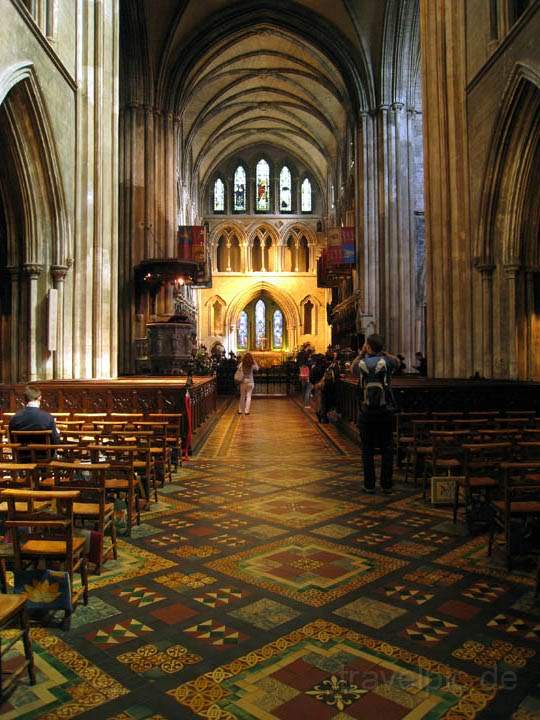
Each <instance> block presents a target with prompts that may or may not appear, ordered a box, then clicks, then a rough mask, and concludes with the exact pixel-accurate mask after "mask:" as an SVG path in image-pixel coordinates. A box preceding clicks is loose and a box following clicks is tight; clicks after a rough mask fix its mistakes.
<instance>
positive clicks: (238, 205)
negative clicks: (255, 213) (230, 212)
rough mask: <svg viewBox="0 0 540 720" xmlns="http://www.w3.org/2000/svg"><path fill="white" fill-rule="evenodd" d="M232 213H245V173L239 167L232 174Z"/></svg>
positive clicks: (240, 166)
mask: <svg viewBox="0 0 540 720" xmlns="http://www.w3.org/2000/svg"><path fill="white" fill-rule="evenodd" d="M233 208H234V212H246V171H245V170H244V168H243V167H242V165H239V166H238V167H237V168H236V171H235V173H234V201H233Z"/></svg>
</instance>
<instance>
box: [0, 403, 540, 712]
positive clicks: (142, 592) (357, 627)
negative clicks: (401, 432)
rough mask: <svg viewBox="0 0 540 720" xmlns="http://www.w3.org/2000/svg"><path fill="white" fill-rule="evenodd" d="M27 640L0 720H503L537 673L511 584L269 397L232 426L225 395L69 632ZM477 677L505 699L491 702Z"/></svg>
mask: <svg viewBox="0 0 540 720" xmlns="http://www.w3.org/2000/svg"><path fill="white" fill-rule="evenodd" d="M33 637H34V643H35V650H36V657H37V666H38V671H39V672H38V678H39V681H40V682H39V684H38V685H37V686H36V687H35V688H25V689H24V690H22V689H21V690H18V691H17V693H16V694H15V695H14V696H12V705H11V706H9V705H7V704H6V705H4V706H2V707H1V708H0V715H2V718H3V720H9V719H11V718H18V719H19V718H41V717H46V718H60V717H83V718H96V717H99V718H102V719H103V720H106V719H111V720H112V719H113V718H116V719H120V718H121V719H123V720H128V719H133V720H149V719H150V718H153V719H154V720H157V719H158V718H182V720H183V719H184V718H212V719H214V718H215V719H217V718H227V719H229V720H231V719H232V718H243V719H244V720H250V719H251V718H259V719H261V720H262V719H263V718H264V719H266V720H269V719H270V718H280V719H281V720H302V719H303V718H305V719H306V720H307V719H308V718H309V719H310V720H319V719H321V720H326V719H330V718H335V719H337V720H350V719H351V718H357V719H359V718H366V719H368V720H371V719H372V718H380V720H393V719H394V718H396V719H397V718H406V717H407V718H415V720H416V719H420V718H429V719H430V720H432V719H436V718H443V717H447V718H454V719H457V718H464V717H467V718H475V717H484V718H490V720H492V719H493V718H501V719H502V718H504V719H505V720H508V719H509V718H511V717H512V715H513V713H514V711H515V710H516V709H517V707H518V705H519V704H520V703H521V702H522V701H523V705H522V708H521V711H520V714H519V715H516V719H517V718H518V717H519V718H533V717H535V715H534V712H535V711H536V712H537V711H538V707H539V706H540V705H539V701H538V700H534V699H533V698H531V697H529V698H527V699H526V696H527V695H528V694H529V693H532V692H533V691H532V688H534V687H536V688H537V687H538V682H539V681H540V677H539V671H538V665H539V663H538V656H537V653H538V644H539V638H540V611H539V609H538V606H536V608H535V607H534V605H533V600H532V591H531V579H530V578H528V577H524V576H521V575H514V576H509V575H508V574H507V573H506V572H505V571H504V568H503V567H502V566H501V565H498V564H496V563H494V564H489V565H488V563H487V561H486V559H485V538H484V537H478V538H474V539H472V540H471V539H469V538H468V537H464V536H463V535H462V534H461V532H460V531H459V530H458V531H457V532H456V530H455V529H454V527H453V526H452V523H451V522H449V521H448V513H447V511H446V510H440V509H433V508H432V507H430V506H426V505H424V504H423V503H422V502H421V501H420V500H419V499H418V498H417V497H416V496H414V495H413V494H411V492H410V491H403V490H402V491H400V492H398V493H396V494H395V495H393V496H391V497H389V498H388V497H383V496H381V495H375V496H366V495H363V494H362V493H361V492H360V484H359V456H358V450H357V448H356V447H355V446H354V445H353V444H352V443H350V442H349V441H347V440H344V439H342V438H340V437H339V435H338V434H337V432H336V431H335V429H334V428H332V427H326V426H325V427H324V428H320V427H317V425H316V424H315V423H313V422H312V420H311V419H310V417H309V415H308V414H306V413H305V412H304V411H303V410H302V409H301V408H299V406H297V405H296V404H295V403H293V402H292V401H288V400H283V399H280V400H262V399H256V400H255V401H254V403H253V409H252V414H251V415H250V416H248V417H244V416H238V415H237V413H236V406H235V405H234V403H233V404H231V405H230V406H229V407H228V409H227V410H226V411H225V412H224V413H223V415H222V416H221V417H220V419H219V420H218V421H217V422H216V424H215V426H214V428H213V429H212V431H211V432H210V433H209V435H208V437H207V438H206V439H205V440H204V442H202V444H201V447H200V448H199V451H198V454H197V456H196V457H194V458H192V459H191V460H190V462H189V463H188V464H187V465H186V466H184V467H183V468H181V470H180V472H179V473H178V475H177V477H176V479H175V483H174V484H172V485H168V486H166V487H165V488H164V489H163V491H162V492H161V493H160V502H159V505H158V506H153V507H152V511H151V512H149V513H147V514H146V516H145V518H144V522H143V524H142V525H141V526H140V527H139V528H137V530H136V532H135V536H134V538H133V539H132V540H130V541H129V542H127V541H123V542H122V543H121V558H120V561H119V562H118V563H116V564H112V563H110V564H109V566H108V568H107V569H106V571H105V572H104V574H103V575H102V576H101V577H99V578H97V577H93V579H92V592H91V602H90V606H89V607H88V608H79V609H78V610H77V611H76V613H75V615H74V618H73V627H72V630H71V632H69V633H62V632H61V631H58V630H54V629H48V630H43V629H36V630H34V633H33ZM494 668H495V670H496V674H497V679H498V680H499V681H501V678H502V676H501V673H502V672H504V671H506V672H508V673H510V675H508V676H505V677H509V678H510V679H511V681H512V682H513V681H514V679H515V682H516V689H515V690H514V691H513V692H509V691H504V690H500V691H499V692H498V693H497V692H496V689H495V688H494V687H493V686H492V685H491V684H490V683H491V682H492V681H493V678H494V674H493V669H494ZM488 672H489V675H487V674H486V673H488ZM484 680H485V681H486V682H484ZM488 681H489V682H488ZM13 705H14V706H13ZM527 711H528V712H529V714H527Z"/></svg>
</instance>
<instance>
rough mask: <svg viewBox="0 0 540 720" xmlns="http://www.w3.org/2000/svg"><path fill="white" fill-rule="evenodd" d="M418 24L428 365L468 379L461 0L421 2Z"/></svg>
mask: <svg viewBox="0 0 540 720" xmlns="http://www.w3.org/2000/svg"><path fill="white" fill-rule="evenodd" d="M420 30H421V46H422V77H423V107H424V169H425V205H426V208H425V210H426V215H425V217H426V279H427V296H428V297H427V303H428V312H427V340H428V343H427V345H428V346H427V358H428V367H429V372H430V374H432V375H433V376H435V377H469V376H470V375H471V373H472V372H473V371H474V368H473V353H472V347H473V342H472V316H473V313H472V309H473V308H472V257H471V244H472V243H471V241H470V238H469V235H470V228H469V222H470V212H469V187H468V157H467V153H468V145H467V143H468V139H467V117H466V49H465V17H464V2H463V0H420Z"/></svg>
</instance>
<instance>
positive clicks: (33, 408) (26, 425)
mask: <svg viewBox="0 0 540 720" xmlns="http://www.w3.org/2000/svg"><path fill="white" fill-rule="evenodd" d="M24 399H25V401H26V405H25V407H24V408H22V410H18V411H17V412H16V413H15V415H13V417H12V418H11V420H10V421H9V431H10V432H11V431H12V430H52V435H51V443H52V444H53V445H57V444H58V443H59V442H60V434H59V432H58V430H57V428H56V423H55V421H54V418H53V416H52V415H49V413H48V412H45V410H41V408H40V405H41V391H40V389H39V388H37V387H35V385H28V386H27V387H25V389H24Z"/></svg>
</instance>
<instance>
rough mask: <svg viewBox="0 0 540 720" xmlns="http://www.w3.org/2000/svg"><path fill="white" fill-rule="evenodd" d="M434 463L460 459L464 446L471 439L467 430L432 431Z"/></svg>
mask: <svg viewBox="0 0 540 720" xmlns="http://www.w3.org/2000/svg"><path fill="white" fill-rule="evenodd" d="M430 436H431V442H432V445H433V462H434V463H435V462H436V461H437V460H442V459H445V458H446V459H448V458H451V459H453V460H454V459H459V458H460V457H461V455H462V447H463V444H464V443H465V442H466V441H467V440H468V439H469V438H470V434H469V432H468V431H467V430H432V431H431V433H430Z"/></svg>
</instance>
